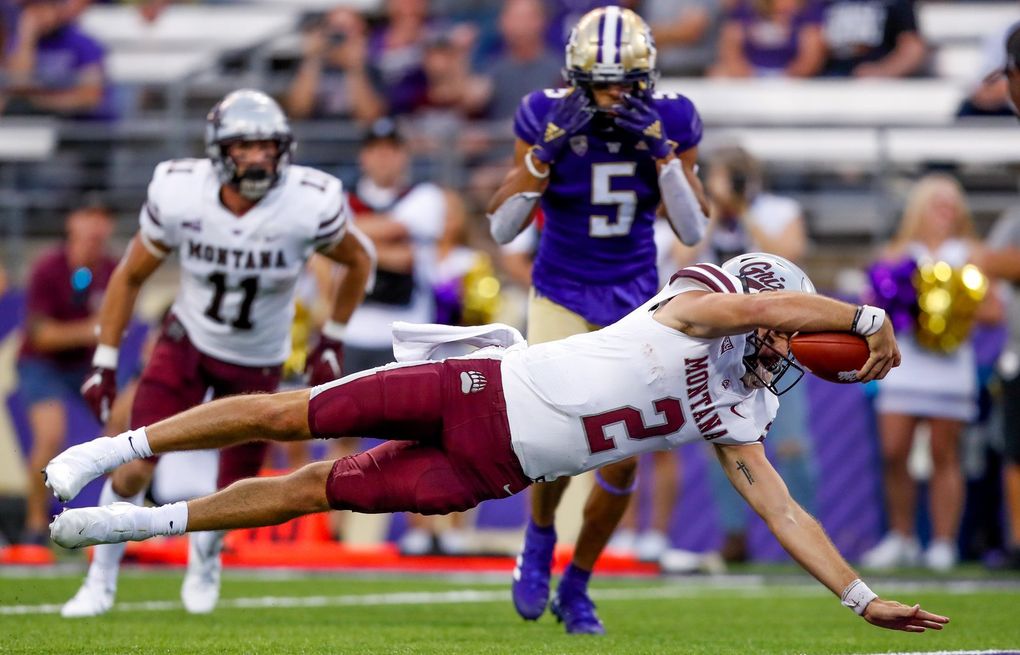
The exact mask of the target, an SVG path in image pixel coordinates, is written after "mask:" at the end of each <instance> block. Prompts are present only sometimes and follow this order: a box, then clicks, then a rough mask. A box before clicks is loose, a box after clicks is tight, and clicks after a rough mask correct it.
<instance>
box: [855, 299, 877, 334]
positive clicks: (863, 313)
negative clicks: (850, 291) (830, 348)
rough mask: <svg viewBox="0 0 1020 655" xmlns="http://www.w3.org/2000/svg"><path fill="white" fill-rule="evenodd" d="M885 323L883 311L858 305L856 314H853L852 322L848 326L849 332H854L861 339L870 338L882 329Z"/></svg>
mask: <svg viewBox="0 0 1020 655" xmlns="http://www.w3.org/2000/svg"><path fill="white" fill-rule="evenodd" d="M883 323H885V310H884V309H880V308H878V307H872V306H871V305H859V306H858V307H857V313H856V314H854V322H853V323H852V324H851V325H850V331H851V332H856V333H857V334H859V335H861V336H862V337H870V336H871V335H873V334H875V333H876V332H878V331H879V330H881V329H882V324H883Z"/></svg>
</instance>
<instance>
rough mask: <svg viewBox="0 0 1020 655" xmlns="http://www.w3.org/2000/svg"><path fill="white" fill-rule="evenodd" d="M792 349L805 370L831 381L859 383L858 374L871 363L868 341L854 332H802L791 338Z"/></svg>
mask: <svg viewBox="0 0 1020 655" xmlns="http://www.w3.org/2000/svg"><path fill="white" fill-rule="evenodd" d="M790 350H792V351H793V355H794V356H795V357H796V358H797V361H798V362H800V363H801V364H802V365H803V366H804V368H806V369H807V370H808V371H810V372H811V373H813V374H815V375H817V376H818V377H820V378H822V379H823V380H828V381H829V382H839V383H844V384H845V383H850V382H857V371H858V370H860V368H861V367H862V366H864V364H865V362H867V361H868V354H869V351H868V342H867V341H865V340H864V337H862V336H860V335H857V334H853V333H852V332H801V333H798V334H795V335H794V336H793V338H792V339H790Z"/></svg>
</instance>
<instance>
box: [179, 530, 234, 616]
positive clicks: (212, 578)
mask: <svg viewBox="0 0 1020 655" xmlns="http://www.w3.org/2000/svg"><path fill="white" fill-rule="evenodd" d="M223 535H224V533H223V532H222V531H218V530H215V531H209V532H195V533H192V534H191V535H190V537H189V539H188V572H187V573H186V574H185V575H184V584H183V585H182V586H181V601H182V602H183V603H184V609H186V610H188V613H189V614H209V613H210V612H212V611H213V610H214V609H216V603H217V602H219V600H220V573H221V572H222V571H223V561H222V560H221V559H220V553H221V552H222V551H223Z"/></svg>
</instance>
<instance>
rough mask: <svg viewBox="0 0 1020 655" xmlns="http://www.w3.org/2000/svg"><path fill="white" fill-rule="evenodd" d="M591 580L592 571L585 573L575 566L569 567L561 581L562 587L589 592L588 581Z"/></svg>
mask: <svg viewBox="0 0 1020 655" xmlns="http://www.w3.org/2000/svg"><path fill="white" fill-rule="evenodd" d="M590 579H591V571H585V570H584V569H580V568H578V567H576V566H574V565H573V564H571V565H570V566H568V567H567V569H566V570H565V571H564V572H563V577H562V578H561V579H560V587H569V588H571V589H572V590H574V591H580V592H584V593H587V592H588V580H590Z"/></svg>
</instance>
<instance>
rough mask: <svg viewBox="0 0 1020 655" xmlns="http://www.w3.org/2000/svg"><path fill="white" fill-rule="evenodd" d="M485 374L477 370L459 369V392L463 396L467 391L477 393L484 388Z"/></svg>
mask: <svg viewBox="0 0 1020 655" xmlns="http://www.w3.org/2000/svg"><path fill="white" fill-rule="evenodd" d="M486 382H487V381H486V379H485V376H484V375H482V374H481V373H479V372H478V371H461V374H460V392H461V393H463V394H464V395H465V396H466V395H467V394H469V393H478V392H479V391H481V390H482V389H484V388H485V384H486Z"/></svg>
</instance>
